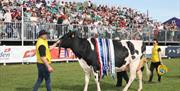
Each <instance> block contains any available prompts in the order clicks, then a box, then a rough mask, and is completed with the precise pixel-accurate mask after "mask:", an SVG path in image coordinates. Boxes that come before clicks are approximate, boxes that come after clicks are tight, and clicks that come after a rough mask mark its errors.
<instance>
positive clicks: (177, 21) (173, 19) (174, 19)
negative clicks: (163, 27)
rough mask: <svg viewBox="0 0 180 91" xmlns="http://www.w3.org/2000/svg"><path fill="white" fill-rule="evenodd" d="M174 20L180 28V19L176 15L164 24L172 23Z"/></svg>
mask: <svg viewBox="0 0 180 91" xmlns="http://www.w3.org/2000/svg"><path fill="white" fill-rule="evenodd" d="M172 21H175V22H176V25H177V27H179V28H180V19H179V18H176V17H173V18H171V19H169V20H167V21H165V22H164V23H163V24H166V23H171V22H172Z"/></svg>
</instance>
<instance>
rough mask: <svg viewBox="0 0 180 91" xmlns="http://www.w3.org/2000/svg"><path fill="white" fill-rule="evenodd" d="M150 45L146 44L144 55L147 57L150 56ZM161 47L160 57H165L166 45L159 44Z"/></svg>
mask: <svg viewBox="0 0 180 91" xmlns="http://www.w3.org/2000/svg"><path fill="white" fill-rule="evenodd" d="M152 47H153V46H146V57H147V58H151V55H152ZM159 47H160V48H161V57H164V58H166V57H167V55H166V54H167V53H166V48H167V46H159Z"/></svg>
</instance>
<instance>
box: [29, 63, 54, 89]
mask: <svg viewBox="0 0 180 91" xmlns="http://www.w3.org/2000/svg"><path fill="white" fill-rule="evenodd" d="M37 68H38V79H37V81H36V83H35V85H34V88H33V91H38V88H39V87H40V85H41V83H42V81H43V79H45V81H46V88H47V91H51V79H50V72H49V71H48V69H47V67H46V66H45V65H44V64H37Z"/></svg>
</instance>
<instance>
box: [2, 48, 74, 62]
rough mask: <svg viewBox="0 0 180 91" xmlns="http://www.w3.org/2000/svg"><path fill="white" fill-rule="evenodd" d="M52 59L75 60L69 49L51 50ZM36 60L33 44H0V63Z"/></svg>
mask: <svg viewBox="0 0 180 91" xmlns="http://www.w3.org/2000/svg"><path fill="white" fill-rule="evenodd" d="M51 56H52V61H77V59H76V57H75V55H74V54H73V52H72V51H71V50H70V49H64V48H61V51H60V56H59V48H54V49H52V50H51ZM22 62H37V60H36V50H35V46H0V63H22Z"/></svg>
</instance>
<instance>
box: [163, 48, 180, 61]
mask: <svg viewBox="0 0 180 91" xmlns="http://www.w3.org/2000/svg"><path fill="white" fill-rule="evenodd" d="M166 55H167V56H168V57H171V58H177V57H180V46H171V47H167V48H166Z"/></svg>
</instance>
